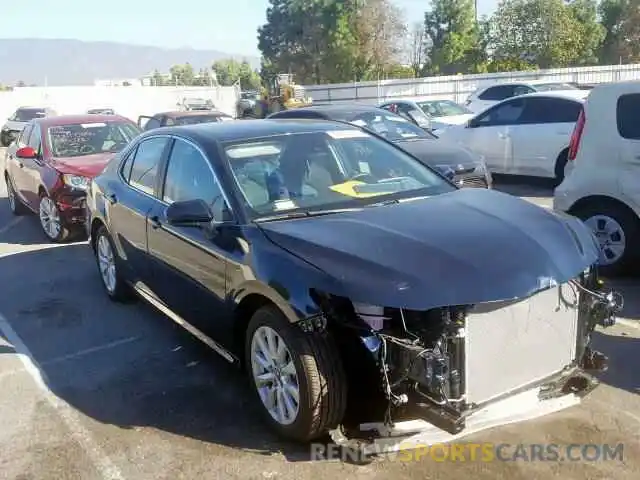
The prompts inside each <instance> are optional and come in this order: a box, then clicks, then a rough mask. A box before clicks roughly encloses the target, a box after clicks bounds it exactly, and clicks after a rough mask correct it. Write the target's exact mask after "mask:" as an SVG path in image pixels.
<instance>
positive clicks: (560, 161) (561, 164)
mask: <svg viewBox="0 0 640 480" xmlns="http://www.w3.org/2000/svg"><path fill="white" fill-rule="evenodd" d="M568 163H569V150H564V151H563V152H562V153H560V155H558V158H557V159H556V166H555V169H554V173H555V179H554V185H553V186H554V188H555V187H557V186H558V185H560V184H561V183H562V182H564V179H565V178H566V168H567V164H568Z"/></svg>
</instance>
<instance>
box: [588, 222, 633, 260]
mask: <svg viewBox="0 0 640 480" xmlns="http://www.w3.org/2000/svg"><path fill="white" fill-rule="evenodd" d="M584 223H585V224H587V226H588V227H589V228H591V230H592V231H593V233H594V234H595V236H596V238H597V240H598V243H599V245H600V264H601V265H611V264H614V263H616V262H617V261H619V260H620V259H621V258H622V256H623V255H624V251H625V248H626V243H627V241H626V236H625V234H624V230H623V228H622V226H621V225H620V223H618V222H617V221H616V220H615V219H613V218H611V217H609V216H607V215H594V216H592V217H590V218H587V219H586V220H585V222H584Z"/></svg>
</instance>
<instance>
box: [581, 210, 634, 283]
mask: <svg viewBox="0 0 640 480" xmlns="http://www.w3.org/2000/svg"><path fill="white" fill-rule="evenodd" d="M572 213H573V214H574V215H575V216H577V217H578V218H580V219H581V220H582V221H583V222H584V223H585V224H586V225H587V226H588V227H589V228H591V230H592V231H593V232H594V234H595V235H596V238H597V239H598V242H599V244H600V261H599V266H598V269H599V270H600V272H601V273H602V274H603V275H605V276H611V277H614V276H618V275H623V274H626V273H630V272H631V271H632V270H633V269H635V267H636V266H637V265H638V260H639V256H638V253H637V249H636V245H638V242H640V221H639V220H638V218H637V217H636V216H635V215H634V214H633V213H632V212H631V211H630V210H628V209H626V208H625V207H623V206H621V205H618V204H615V203H604V204H602V203H601V204H595V203H594V204H589V205H586V206H584V207H582V208H580V209H578V210H576V211H575V212H572Z"/></svg>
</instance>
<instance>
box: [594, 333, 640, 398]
mask: <svg viewBox="0 0 640 480" xmlns="http://www.w3.org/2000/svg"><path fill="white" fill-rule="evenodd" d="M593 348H595V349H596V350H599V351H601V352H602V353H604V354H605V355H607V356H608V357H609V369H608V370H607V371H606V372H604V373H601V374H600V375H599V376H598V377H599V378H600V380H601V381H602V382H603V383H606V384H607V385H610V386H612V387H615V388H619V389H621V390H626V391H627V392H630V393H635V394H637V395H640V375H638V365H639V363H638V358H640V338H637V337H633V336H631V335H629V334H621V335H609V334H608V333H607V332H606V330H605V331H602V332H598V331H597V332H594V334H593Z"/></svg>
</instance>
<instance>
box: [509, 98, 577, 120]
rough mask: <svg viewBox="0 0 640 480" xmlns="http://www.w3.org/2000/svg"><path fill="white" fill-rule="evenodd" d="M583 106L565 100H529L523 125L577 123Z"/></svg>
mask: <svg viewBox="0 0 640 480" xmlns="http://www.w3.org/2000/svg"><path fill="white" fill-rule="evenodd" d="M581 108H582V104H581V103H579V102H573V101H571V100H565V99H563V98H543V97H540V98H535V97H530V98H527V106H526V108H525V111H524V113H523V114H522V118H521V119H520V122H519V123H521V124H544V123H575V122H576V121H577V120H578V115H579V114H580V109H581Z"/></svg>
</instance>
